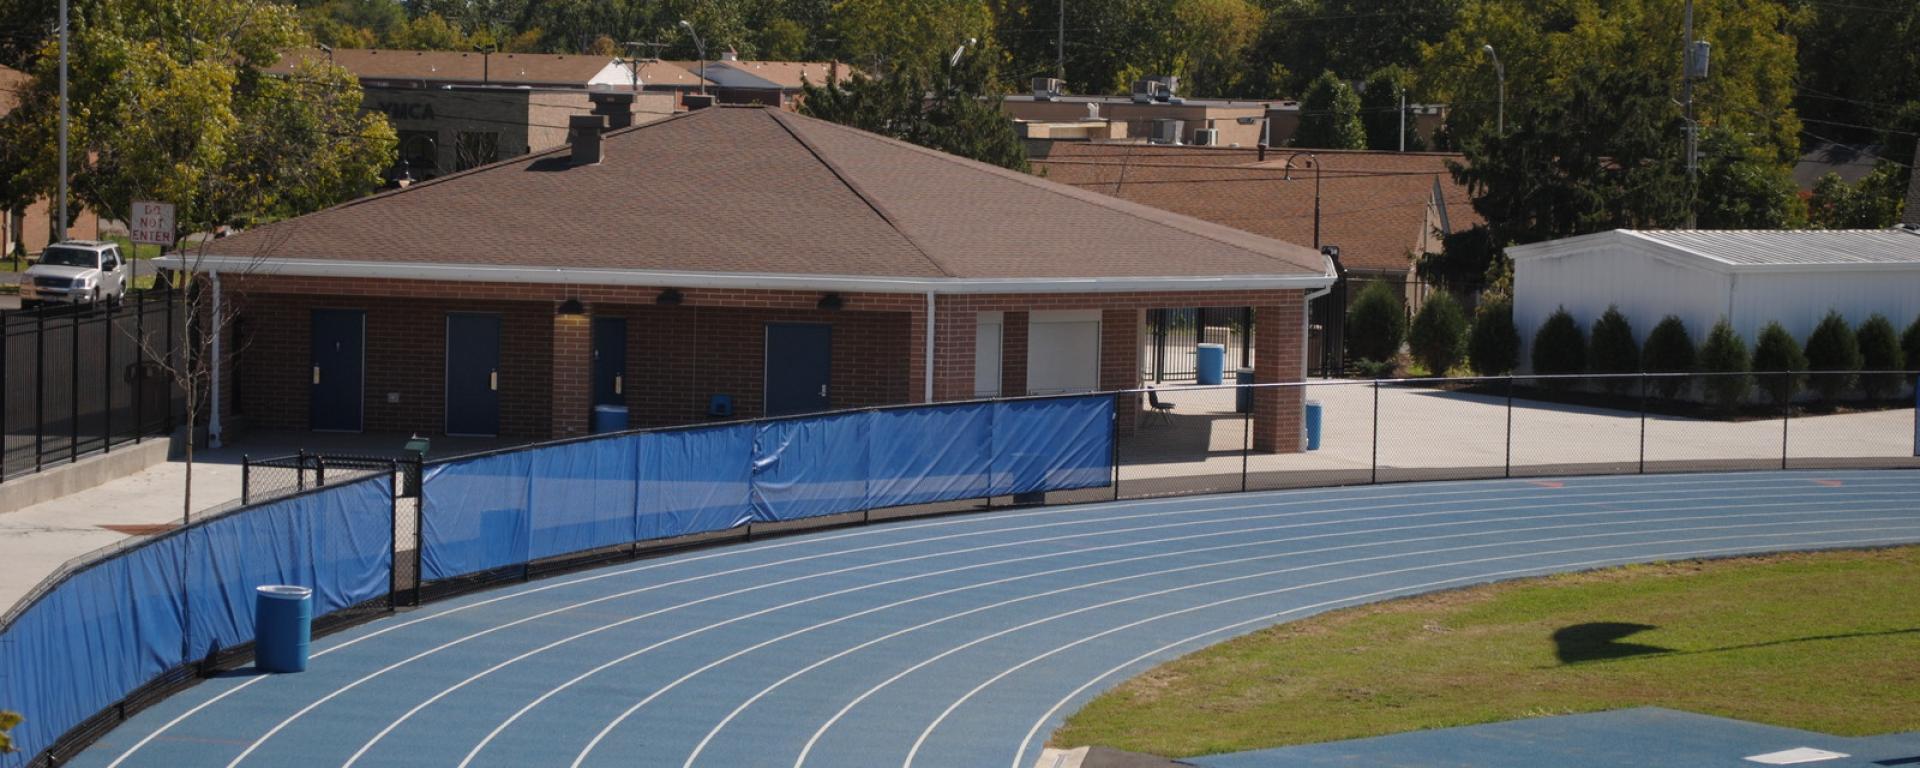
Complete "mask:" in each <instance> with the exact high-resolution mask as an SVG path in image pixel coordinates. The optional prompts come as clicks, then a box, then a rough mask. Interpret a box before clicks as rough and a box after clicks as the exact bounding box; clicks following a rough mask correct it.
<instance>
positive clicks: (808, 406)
mask: <svg viewBox="0 0 1920 768" xmlns="http://www.w3.org/2000/svg"><path fill="white" fill-rule="evenodd" d="M832 378H833V327H832V326H828V325H800V324H785V323H769V324H767V375H766V382H767V385H766V386H767V415H768V416H785V415H787V414H790V413H815V412H818V411H824V410H827V409H828V408H830V407H831V406H830V405H829V402H831V401H830V399H829V397H828V394H827V383H828V382H829V381H830V380H831V379H832Z"/></svg>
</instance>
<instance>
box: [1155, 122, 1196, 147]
mask: <svg viewBox="0 0 1920 768" xmlns="http://www.w3.org/2000/svg"><path fill="white" fill-rule="evenodd" d="M1186 128H1187V121H1185V120H1171V119H1167V118H1160V119H1158V120H1155V121H1153V127H1152V128H1151V129H1150V130H1149V131H1148V133H1147V143H1149V144H1179V143H1180V135H1181V134H1182V133H1183V132H1185V131H1186Z"/></svg>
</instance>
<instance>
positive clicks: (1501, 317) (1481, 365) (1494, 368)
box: [1467, 299, 1520, 376]
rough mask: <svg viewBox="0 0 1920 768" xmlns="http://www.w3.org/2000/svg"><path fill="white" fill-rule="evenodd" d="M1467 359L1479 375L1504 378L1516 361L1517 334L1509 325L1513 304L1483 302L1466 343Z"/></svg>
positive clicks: (1518, 359) (1517, 331) (1506, 302)
mask: <svg viewBox="0 0 1920 768" xmlns="http://www.w3.org/2000/svg"><path fill="white" fill-rule="evenodd" d="M1467 359H1468V360H1470V361H1472V363H1473V370H1474V372H1476V373H1479V374H1480V375H1482V376H1504V375H1506V374H1509V373H1512V372H1513V369H1514V366H1516V365H1518V364H1519V362H1520V331H1519V330H1518V329H1517V328H1515V327H1514V325H1513V302H1512V301H1510V300H1507V299H1494V300H1491V301H1483V302H1481V304H1480V311H1479V316H1478V317H1477V318H1475V319H1474V321H1473V332H1472V336H1471V338H1470V339H1469V340H1468V342H1467Z"/></svg>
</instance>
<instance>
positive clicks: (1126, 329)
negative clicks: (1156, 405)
mask: <svg viewBox="0 0 1920 768" xmlns="http://www.w3.org/2000/svg"><path fill="white" fill-rule="evenodd" d="M1145 312H1146V310H1143V309H1108V310H1103V311H1102V312H1101V313H1100V388H1101V389H1102V390H1106V391H1113V390H1118V389H1139V388H1140V329H1141V326H1142V320H1143V318H1144V314H1145ZM1114 409H1115V410H1116V411H1117V413H1115V417H1116V419H1115V422H1114V423H1115V425H1116V430H1117V431H1118V432H1119V434H1122V435H1131V434H1133V428H1134V427H1135V426H1136V425H1137V424H1138V423H1139V421H1140V396H1139V395H1119V396H1117V397H1115V398H1114Z"/></svg>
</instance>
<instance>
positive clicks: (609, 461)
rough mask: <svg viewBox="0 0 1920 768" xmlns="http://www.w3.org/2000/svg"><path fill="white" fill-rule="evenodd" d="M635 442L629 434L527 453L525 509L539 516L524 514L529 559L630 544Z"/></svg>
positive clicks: (635, 472) (635, 478) (636, 471)
mask: <svg viewBox="0 0 1920 768" xmlns="http://www.w3.org/2000/svg"><path fill="white" fill-rule="evenodd" d="M639 442H640V441H639V438H637V437H635V436H631V435H630V436H626V437H616V438H609V439H606V440H595V441H593V442H590V443H569V444H566V445H556V446H553V447H551V448H547V449H542V450H538V451H534V452H533V454H534V455H533V466H532V472H533V487H532V488H531V490H530V492H529V494H528V495H529V498H530V500H531V501H530V503H529V509H534V510H539V513H538V514H530V515H527V516H526V520H527V522H528V524H529V525H530V526H532V528H531V530H530V531H529V532H528V547H527V548H528V552H529V554H530V555H531V556H532V557H533V558H535V559H538V558H543V557H552V556H554V555H564V554H567V553H568V552H585V551H588V550H593V549H600V548H602V547H610V546H616V545H620V544H626V543H628V542H631V541H633V540H634V536H635V532H634V529H633V526H634V517H633V504H634V492H635V487H636V484H637V480H638V478H639V476H638V472H639V468H638V467H637V466H636V465H637V463H638V462H637V460H636V458H635V456H636V453H635V451H636V450H637V446H638V445H639Z"/></svg>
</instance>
